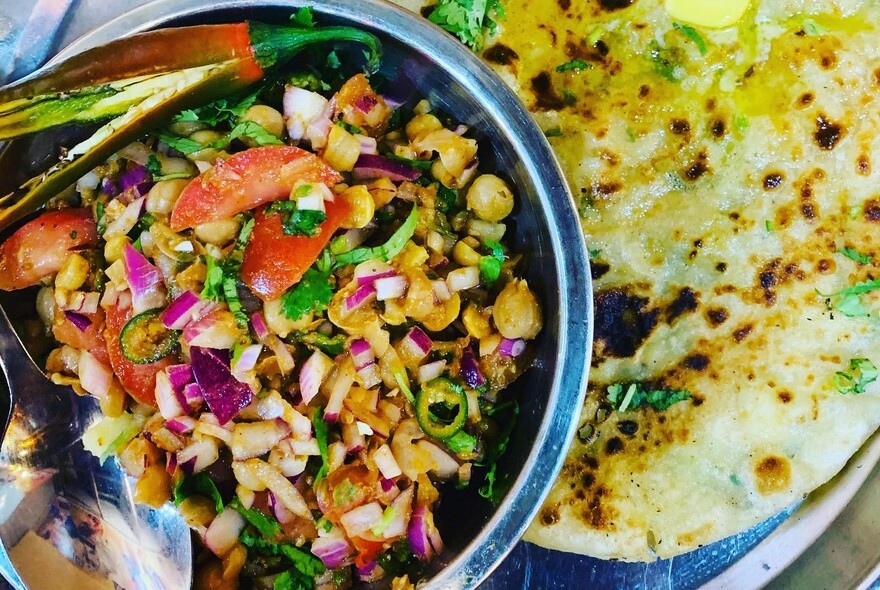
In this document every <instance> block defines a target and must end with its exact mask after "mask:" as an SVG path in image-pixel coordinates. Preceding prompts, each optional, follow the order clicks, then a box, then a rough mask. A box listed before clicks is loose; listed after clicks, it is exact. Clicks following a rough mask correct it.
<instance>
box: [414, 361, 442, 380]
mask: <svg viewBox="0 0 880 590" xmlns="http://www.w3.org/2000/svg"><path fill="white" fill-rule="evenodd" d="M445 369H446V361H444V360H442V359H441V360H439V361H434V362H433V363H428V364H426V365H422V366H421V367H419V383H427V382H428V381H431V380H433V379H436V378H437V377H439V376H440V375H442V374H443V371H444V370H445Z"/></svg>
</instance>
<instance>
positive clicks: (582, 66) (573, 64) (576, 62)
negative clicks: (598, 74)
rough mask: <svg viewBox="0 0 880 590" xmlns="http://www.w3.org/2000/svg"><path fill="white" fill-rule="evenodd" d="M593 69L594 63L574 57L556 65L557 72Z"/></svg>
mask: <svg viewBox="0 0 880 590" xmlns="http://www.w3.org/2000/svg"><path fill="white" fill-rule="evenodd" d="M592 69H593V66H592V64H589V63H587V62H585V61H584V60H582V59H573V60H571V61H567V62H565V63H564V64H560V65H558V66H556V71H557V72H580V71H581V70H592Z"/></svg>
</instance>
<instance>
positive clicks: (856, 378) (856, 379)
mask: <svg viewBox="0 0 880 590" xmlns="http://www.w3.org/2000/svg"><path fill="white" fill-rule="evenodd" d="M849 371H850V372H847V371H838V372H836V373H835V374H834V386H835V387H836V388H837V391H839V392H840V393H842V394H844V395H848V394H853V395H858V394H860V393H865V387H867V386H868V385H869V384H871V383H873V382H874V381H876V380H877V377H878V376H880V371H878V369H877V366H876V365H875V364H874V363H872V362H871V361H870V360H868V359H865V358H855V359H850V361H849Z"/></svg>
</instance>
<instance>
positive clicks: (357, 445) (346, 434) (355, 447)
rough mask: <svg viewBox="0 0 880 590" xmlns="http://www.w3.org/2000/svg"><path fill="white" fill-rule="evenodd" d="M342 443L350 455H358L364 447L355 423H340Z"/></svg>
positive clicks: (364, 442) (361, 435)
mask: <svg viewBox="0 0 880 590" xmlns="http://www.w3.org/2000/svg"><path fill="white" fill-rule="evenodd" d="M342 442H344V443H345V450H346V451H348V453H349V454H350V455H353V454H355V453H360V452H361V451H363V450H364V447H366V441H365V440H364V435H363V434H361V431H360V430H359V429H358V425H357V422H349V423H346V422H343V423H342Z"/></svg>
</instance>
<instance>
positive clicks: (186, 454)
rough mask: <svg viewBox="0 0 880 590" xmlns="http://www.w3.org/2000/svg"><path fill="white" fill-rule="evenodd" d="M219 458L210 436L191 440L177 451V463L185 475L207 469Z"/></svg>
mask: <svg viewBox="0 0 880 590" xmlns="http://www.w3.org/2000/svg"><path fill="white" fill-rule="evenodd" d="M219 458H220V450H219V449H218V447H217V442H216V441H215V440H214V439H212V438H205V439H202V440H197V441H193V442H192V443H190V445H189V446H187V447H184V448H183V449H181V450H180V451H178V452H177V464H178V465H180V467H181V469H183V470H184V472H185V473H187V475H191V474H193V473H198V472H200V471H203V470H204V469H207V468H208V467H210V466H211V465H213V464H214V462H215V461H217V459H219Z"/></svg>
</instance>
